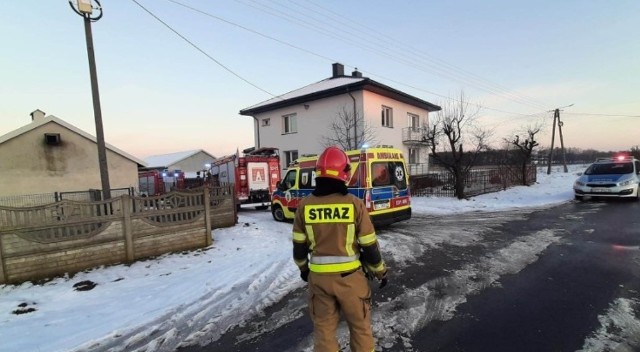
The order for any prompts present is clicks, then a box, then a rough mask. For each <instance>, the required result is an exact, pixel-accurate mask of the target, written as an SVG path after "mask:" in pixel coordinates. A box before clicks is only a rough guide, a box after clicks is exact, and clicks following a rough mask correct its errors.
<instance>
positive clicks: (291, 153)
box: [283, 150, 298, 168]
mask: <svg viewBox="0 0 640 352" xmlns="http://www.w3.org/2000/svg"><path fill="white" fill-rule="evenodd" d="M283 153H284V167H285V168H287V167H289V165H291V163H292V162H294V161H295V160H296V159H298V151H297V150H285V151H284V152H283Z"/></svg>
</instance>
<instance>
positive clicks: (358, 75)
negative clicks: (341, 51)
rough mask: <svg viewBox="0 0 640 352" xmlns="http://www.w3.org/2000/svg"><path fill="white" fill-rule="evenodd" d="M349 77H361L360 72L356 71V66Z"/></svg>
mask: <svg viewBox="0 0 640 352" xmlns="http://www.w3.org/2000/svg"><path fill="white" fill-rule="evenodd" d="M351 77H356V78H362V72H360V71H358V68H357V67H356V69H355V70H354V71H353V72H351Z"/></svg>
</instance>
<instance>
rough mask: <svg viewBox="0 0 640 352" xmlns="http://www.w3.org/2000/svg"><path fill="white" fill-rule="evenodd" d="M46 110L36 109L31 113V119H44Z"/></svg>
mask: <svg viewBox="0 0 640 352" xmlns="http://www.w3.org/2000/svg"><path fill="white" fill-rule="evenodd" d="M44 115H45V113H44V111H42V110H40V109H36V110H34V111H33V112H32V113H31V121H35V120H42V119H44Z"/></svg>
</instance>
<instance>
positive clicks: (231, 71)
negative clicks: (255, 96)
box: [131, 0, 276, 97]
mask: <svg viewBox="0 0 640 352" xmlns="http://www.w3.org/2000/svg"><path fill="white" fill-rule="evenodd" d="M131 1H133V2H134V3H136V5H138V6H140V8H142V9H143V10H144V11H146V12H147V13H148V14H149V15H151V16H152V17H153V18H155V19H156V20H157V21H158V22H160V23H162V24H163V25H164V26H165V27H167V28H169V30H171V31H172V32H173V33H175V34H176V35H177V36H178V37H180V38H182V40H184V41H185V42H187V43H189V45H191V46H192V47H194V48H195V49H196V50H198V51H199V52H201V53H202V54H204V55H205V56H206V57H208V58H209V59H210V60H211V61H213V62H215V63H216V64H217V65H218V66H220V67H222V68H223V69H225V70H226V71H227V72H229V73H231V74H232V75H234V76H236V77H238V78H239V79H241V80H243V81H244V82H245V83H247V84H249V85H251V86H253V87H254V88H257V89H259V90H260V91H262V92H264V93H267V94H269V95H271V96H273V97H275V96H276V95H275V94H272V93H270V92H268V91H266V90H264V89H262V88H260V87H259V86H258V85H256V84H254V83H252V82H250V81H249V80H247V79H246V78H244V77H242V76H240V75H239V74H237V73H235V72H234V71H233V70H231V69H230V68H228V67H227V66H225V65H224V64H222V63H221V62H220V61H218V60H216V59H215V58H214V57H213V56H211V55H209V54H208V53H207V52H206V51H204V50H202V49H200V47H198V46H197V45H196V44H194V43H193V42H192V41H190V40H189V39H187V38H186V37H185V36H183V35H182V34H180V33H179V32H178V31H176V30H175V29H173V28H172V27H171V26H170V25H168V24H167V23H166V22H164V21H163V20H161V19H160V18H159V17H158V16H156V15H155V14H154V13H153V12H151V11H149V10H148V9H147V8H146V7H144V6H142V4H140V3H139V2H138V1H136V0H131Z"/></svg>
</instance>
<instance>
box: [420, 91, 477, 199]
mask: <svg viewBox="0 0 640 352" xmlns="http://www.w3.org/2000/svg"><path fill="white" fill-rule="evenodd" d="M441 106H442V110H440V111H438V112H437V113H436V116H435V118H434V119H433V120H432V124H431V128H430V129H429V131H428V132H427V141H428V142H429V144H430V149H431V155H432V157H433V159H434V160H435V161H437V162H438V163H439V164H441V165H442V166H443V167H444V168H445V169H446V170H447V171H448V172H449V173H450V175H451V176H452V177H453V182H454V190H455V195H456V197H457V198H458V199H463V198H465V179H466V178H467V175H468V174H469V171H470V170H471V168H472V167H473V165H474V164H475V162H476V159H477V158H478V155H479V153H480V152H481V151H483V150H484V149H486V148H487V145H486V140H487V138H488V132H486V131H483V130H481V129H479V128H478V127H477V126H475V124H474V120H475V119H476V117H477V116H478V114H479V112H480V107H479V106H477V105H472V104H469V102H467V101H466V97H465V95H464V92H461V93H460V96H459V98H458V99H450V100H448V101H446V102H445V103H444V104H441Z"/></svg>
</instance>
